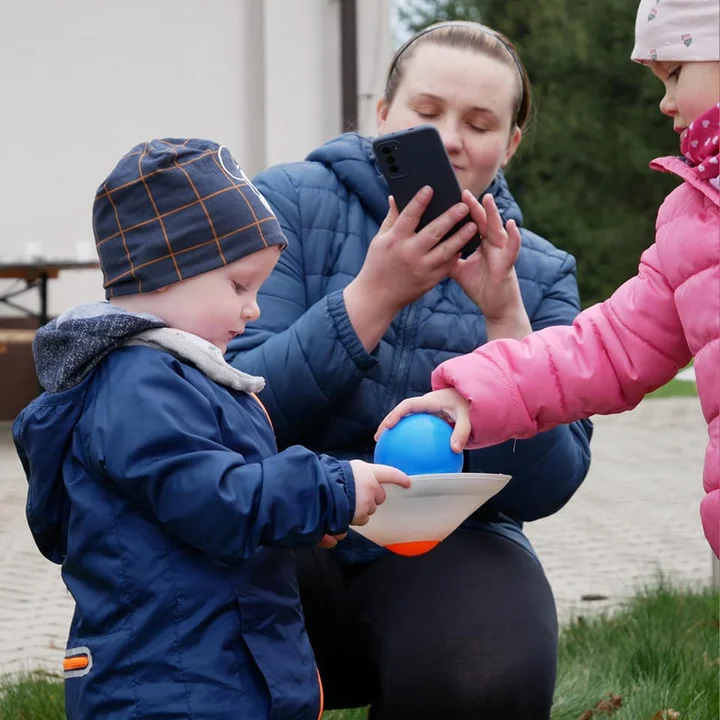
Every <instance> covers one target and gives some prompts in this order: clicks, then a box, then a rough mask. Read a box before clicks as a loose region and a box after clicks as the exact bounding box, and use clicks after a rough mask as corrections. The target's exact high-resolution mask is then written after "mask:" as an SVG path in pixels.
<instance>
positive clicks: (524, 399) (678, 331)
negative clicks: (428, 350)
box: [433, 158, 720, 555]
mask: <svg viewBox="0 0 720 720" xmlns="http://www.w3.org/2000/svg"><path fill="white" fill-rule="evenodd" d="M653 167H655V168H657V169H662V170H665V171H667V172H672V173H675V174H677V175H679V176H680V177H681V178H682V179H683V180H685V182H684V183H683V184H682V185H681V186H680V187H678V188H677V189H675V190H674V191H673V192H672V193H671V194H670V195H669V196H668V197H667V199H666V200H665V202H664V203H663V205H662V207H661V208H660V211H659V213H658V218H657V236H656V242H655V244H654V245H653V246H652V247H650V248H649V249H648V250H647V251H646V252H645V253H644V254H643V256H642V259H641V261H640V270H639V272H638V274H637V276H636V277H634V278H632V279H631V280H629V281H628V282H626V283H625V284H624V285H623V286H622V287H620V288H619V289H618V290H617V291H616V292H615V293H614V294H613V296H612V297H611V298H610V299H609V300H607V301H606V302H604V303H602V304H599V305H595V306H593V307H591V308H589V309H587V310H586V311H584V312H583V313H581V314H580V315H579V316H578V317H577V319H576V320H575V323H574V324H573V326H572V327H552V328H547V329H545V330H541V331H540V332H537V333H534V334H533V335H530V336H528V337H527V338H525V339H524V340H522V341H521V342H518V341H515V340H498V341H496V342H492V343H488V344H487V345H484V346H483V347H481V348H479V349H478V350H476V351H475V352H474V353H472V354H471V355H464V356H462V357H459V358H455V359H453V360H449V361H447V362H445V363H443V364H442V365H440V366H439V367H438V368H437V369H436V370H435V372H434V373H433V388H434V389H436V390H438V389H441V388H445V387H455V389H456V390H458V391H459V392H460V393H461V394H462V395H463V396H464V397H465V398H467V399H468V400H469V401H470V407H471V410H470V412H471V422H472V428H473V433H472V439H471V442H470V444H469V447H471V448H477V447H486V446H488V445H495V444H497V443H500V442H503V441H505V440H508V439H510V438H527V437H531V436H532V435H534V434H536V433H538V432H542V431H543V430H548V429H550V428H552V427H554V426H556V425H560V424H563V423H567V422H571V421H573V420H577V419H580V418H586V417H589V416H590V415H594V414H610V413H618V412H622V411H623V410H629V409H630V408H632V407H634V406H635V405H637V404H638V403H639V402H640V400H642V398H643V397H644V396H645V395H646V394H647V393H649V392H651V391H652V390H655V389H656V388H658V387H660V386H661V385H664V384H665V383H666V382H668V380H670V379H671V378H672V377H674V375H675V374H676V373H677V371H678V370H679V369H680V368H682V367H683V366H684V365H686V364H687V363H688V362H689V361H690V359H691V357H694V358H695V373H696V377H697V387H698V394H699V395H700V402H701V404H702V410H703V414H704V415H705V419H706V420H707V422H708V427H709V434H710V442H709V444H708V448H707V453H706V457H705V472H704V478H703V481H704V486H705V491H706V492H707V496H706V497H705V499H704V500H703V502H702V505H701V508H700V515H701V517H702V522H703V528H704V530H705V535H706V537H707V539H708V541H709V542H710V545H711V546H712V548H713V550H714V551H715V554H716V555H720V489H719V484H720V408H719V404H720V198H719V196H720V193H719V192H718V190H717V189H715V187H713V185H711V184H710V182H708V181H707V180H703V179H702V178H701V177H698V175H697V173H696V172H694V170H693V169H692V168H690V167H688V165H686V164H685V163H684V162H683V161H682V160H681V159H680V158H661V159H659V160H656V161H655V162H654V163H653Z"/></svg>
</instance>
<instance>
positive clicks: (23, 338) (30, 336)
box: [0, 328, 36, 355]
mask: <svg viewBox="0 0 720 720" xmlns="http://www.w3.org/2000/svg"><path fill="white" fill-rule="evenodd" d="M35 332H36V331H35V330H23V329H3V328H0V355H4V354H5V353H7V351H8V348H9V346H10V345H32V342H33V340H34V339H35Z"/></svg>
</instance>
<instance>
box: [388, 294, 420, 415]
mask: <svg viewBox="0 0 720 720" xmlns="http://www.w3.org/2000/svg"><path fill="white" fill-rule="evenodd" d="M418 308H419V301H416V302H414V303H413V304H412V305H410V306H409V307H408V308H407V314H406V316H405V321H404V322H403V325H402V329H401V332H400V362H399V363H398V367H397V381H396V382H394V383H393V379H392V378H391V379H390V381H391V387H392V388H393V390H392V392H391V394H390V406H389V407H388V408H387V410H388V412H389V411H390V410H392V409H393V408H394V407H395V406H396V405H397V404H398V403H399V402H400V400H402V399H403V398H402V397H401V395H402V391H401V388H402V387H404V384H405V375H406V373H407V369H408V368H409V366H410V362H409V359H410V355H411V353H412V348H410V347H409V346H408V344H407V338H408V335H409V334H410V333H409V331H410V330H411V329H412V328H413V327H414V325H415V317H416V315H417V313H418Z"/></svg>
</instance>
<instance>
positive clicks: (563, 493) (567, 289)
mask: <svg viewBox="0 0 720 720" xmlns="http://www.w3.org/2000/svg"><path fill="white" fill-rule="evenodd" d="M579 311H580V298H579V293H578V287H577V280H576V277H575V260H574V258H573V257H572V256H571V255H567V254H566V255H565V256H564V258H563V260H562V263H561V264H559V265H556V266H555V270H554V271H553V274H552V275H550V276H549V285H548V288H547V291H546V292H545V294H544V297H543V299H542V302H541V303H540V305H539V307H538V308H537V309H536V311H535V313H534V315H533V317H532V318H531V323H532V327H533V330H535V331H537V330H542V329H543V328H546V327H552V326H567V325H569V324H570V323H572V322H573V320H574V319H575V317H576V316H577V314H578V313H579ZM486 347H488V345H484V346H483V349H484V348H486ZM464 357H472V356H461V357H459V358H455V359H453V360H450V361H447V362H446V363H443V364H442V365H440V367H439V368H438V370H436V371H435V374H434V375H433V386H434V387H435V388H436V389H437V388H438V387H442V386H446V385H445V383H446V382H447V380H446V378H445V375H444V371H443V369H444V368H446V367H447V366H448V365H449V364H450V363H455V362H457V361H460V360H462V359H463V358H464ZM508 437H511V436H508ZM591 437H592V423H591V422H590V421H589V420H581V421H578V422H572V423H570V424H569V425H560V426H559V427H555V428H554V429H552V430H549V431H548V432H544V433H541V434H539V435H536V436H535V437H532V439H527V440H519V441H509V442H502V440H507V439H508V438H507V437H505V438H502V440H498V441H497V443H490V442H488V443H483V445H482V448H483V449H482V450H477V451H475V452H470V463H471V468H473V469H477V470H478V471H483V472H499V473H508V474H509V475H512V481H511V482H510V483H508V485H506V486H505V488H504V489H503V490H502V491H501V492H500V493H499V494H498V495H497V496H496V497H495V498H493V500H492V501H491V504H492V506H493V507H494V508H495V509H497V510H500V511H501V512H503V513H505V514H507V515H509V516H511V517H513V518H515V519H517V520H520V521H531V520H537V519H538V518H542V517H547V516H549V515H552V514H553V513H555V512H557V511H558V510H559V509H560V508H561V507H562V506H563V505H565V503H567V502H568V500H569V499H570V498H571V497H572V496H573V494H574V493H575V491H576V490H577V489H578V488H579V487H580V485H581V484H582V482H583V480H584V479H585V477H586V476H587V473H588V470H589V468H590V438H591ZM488 446H490V447H488ZM470 447H473V445H471V446H470ZM475 447H480V445H475ZM475 456H477V457H475Z"/></svg>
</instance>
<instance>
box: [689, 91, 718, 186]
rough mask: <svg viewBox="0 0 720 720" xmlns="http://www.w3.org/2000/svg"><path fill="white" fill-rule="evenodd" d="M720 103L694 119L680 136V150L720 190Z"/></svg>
mask: <svg viewBox="0 0 720 720" xmlns="http://www.w3.org/2000/svg"><path fill="white" fill-rule="evenodd" d="M718 136H720V103H717V104H716V105H713V106H712V107H711V108H710V109H709V110H707V111H706V112H704V113H703V114H702V115H700V117H698V118H696V119H695V120H693V122H691V123H690V126H689V127H688V128H687V130H685V131H684V132H683V134H682V135H681V136H680V150H681V151H682V154H683V155H684V156H685V159H686V160H687V162H688V164H689V165H690V167H692V168H694V169H695V172H696V173H697V174H698V176H699V177H700V178H702V179H703V180H707V181H709V182H710V184H711V185H712V186H713V187H714V188H716V189H717V190H720V158H719V157H718V155H719V154H720V149H719V146H718Z"/></svg>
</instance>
